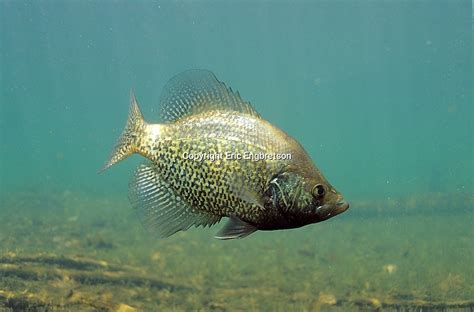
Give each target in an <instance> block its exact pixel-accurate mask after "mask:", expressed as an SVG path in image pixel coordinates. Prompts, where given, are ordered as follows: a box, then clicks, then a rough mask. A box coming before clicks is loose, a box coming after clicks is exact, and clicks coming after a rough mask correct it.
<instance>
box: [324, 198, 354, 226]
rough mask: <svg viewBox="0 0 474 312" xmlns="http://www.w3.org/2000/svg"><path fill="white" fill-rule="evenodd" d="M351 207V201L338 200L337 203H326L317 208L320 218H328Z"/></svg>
mask: <svg viewBox="0 0 474 312" xmlns="http://www.w3.org/2000/svg"><path fill="white" fill-rule="evenodd" d="M347 209H349V203H348V202H346V201H345V200H341V201H338V202H337V203H335V204H326V205H322V206H319V207H318V208H316V213H317V215H318V217H319V219H320V220H321V221H322V220H327V219H329V218H332V217H334V216H336V215H338V214H340V213H343V212H344V211H346V210H347Z"/></svg>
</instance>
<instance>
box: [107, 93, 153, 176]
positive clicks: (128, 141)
mask: <svg viewBox="0 0 474 312" xmlns="http://www.w3.org/2000/svg"><path fill="white" fill-rule="evenodd" d="M145 126H146V122H145V120H144V119H143V115H142V113H141V111H140V108H139V107H138V103H137V100H136V99H135V95H134V94H133V92H132V91H130V111H129V113H128V119H127V124H126V125H125V129H124V130H123V132H122V135H121V136H120V137H119V139H118V141H117V144H116V145H115V147H114V149H113V151H112V154H111V155H110V158H109V160H108V161H107V162H106V163H105V165H104V166H103V167H102V169H100V170H99V173H100V172H102V171H104V170H106V169H108V168H110V167H111V166H113V165H115V164H116V163H118V162H119V161H121V160H124V159H125V158H127V157H128V156H130V155H132V154H133V153H135V152H137V148H138V147H137V146H136V145H137V144H136V143H137V139H138V138H139V137H140V135H141V134H142V133H143V130H144V128H145Z"/></svg>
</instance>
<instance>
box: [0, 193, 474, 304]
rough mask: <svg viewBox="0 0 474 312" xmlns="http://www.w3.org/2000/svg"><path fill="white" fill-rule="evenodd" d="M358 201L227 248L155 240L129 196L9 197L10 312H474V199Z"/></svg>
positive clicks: (4, 298)
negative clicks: (331, 215) (340, 211)
mask: <svg viewBox="0 0 474 312" xmlns="http://www.w3.org/2000/svg"><path fill="white" fill-rule="evenodd" d="M351 204H352V208H351V211H350V212H348V213H347V215H346V216H343V217H341V218H337V219H334V220H331V221H329V222H326V223H321V224H316V225H311V226H307V227H305V228H302V229H296V230H291V231H278V232H271V233H268V232H261V233H258V234H257V235H254V236H252V237H249V238H246V239H244V240H236V241H232V242H228V241H227V242H222V241H218V240H215V239H213V238H212V236H213V234H214V233H215V232H216V231H217V230H218V228H219V226H220V225H219V226H216V227H213V228H211V229H209V230H202V229H200V230H189V231H187V232H180V233H178V234H177V235H175V236H173V237H171V238H168V239H165V240H159V239H156V238H154V237H151V236H150V235H149V234H148V233H147V232H146V231H145V230H144V229H143V228H142V226H141V225H140V223H139V221H138V220H136V221H135V218H134V212H133V211H131V210H130V208H129V206H128V204H127V203H126V202H124V201H123V200H121V199H115V200H114V199H97V198H96V199H93V198H90V197H85V196H82V195H80V194H73V193H69V192H64V193H61V194H58V195H55V196H53V195H44V194H38V193H34V192H30V193H21V194H15V195H11V196H9V197H7V198H5V199H3V200H2V202H1V203H0V205H1V208H0V217H1V220H2V228H1V230H0V248H1V250H0V309H5V310H6V311H9V310H12V311H22V310H27V309H30V310H33V311H38V310H39V311H58V310H59V311H61V310H65V311H67V310H81V311H87V310H91V311H97V310H99V311H100V310H103V311H121V312H124V311H136V310H138V311H140V310H173V311H182V310H202V311H209V310H214V311H236V310H237V311H238V310H246V311H248V310H250V311H252V310H253V311H258V310H272V311H288V310H294V311H320V310H321V311H326V310H330V311H347V309H348V307H351V309H352V310H354V309H359V310H368V311H370V310H374V309H382V310H387V311H391V310H394V311H396V310H397V309H398V310H399V309H403V310H409V311H418V310H420V309H423V311H428V310H434V311H444V310H447V309H448V310H458V309H459V310H464V309H465V310H468V311H469V309H471V310H472V309H473V308H474V286H473V285H474V273H473V271H472V267H471V265H472V261H473V259H474V238H473V237H474V235H473V234H474V233H473V231H474V230H473V229H472V221H473V212H472V209H471V208H472V206H473V203H472V196H470V195H469V194H458V195H456V196H453V195H450V196H446V195H441V194H428V195H421V196H416V197H415V196H413V197H409V198H399V199H390V200H385V201H382V200H380V201H377V202H374V201H355V202H351ZM463 207H465V208H464V209H463ZM469 207H471V208H469ZM450 209H451V211H450ZM434 211H436V214H433V213H432V212H434ZM452 211H457V213H456V214H453V213H451V212H452Z"/></svg>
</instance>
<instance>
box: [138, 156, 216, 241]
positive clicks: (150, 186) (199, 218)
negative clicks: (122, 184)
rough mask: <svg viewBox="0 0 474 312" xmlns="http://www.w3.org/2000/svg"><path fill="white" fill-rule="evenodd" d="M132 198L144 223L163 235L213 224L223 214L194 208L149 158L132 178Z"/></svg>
mask: <svg viewBox="0 0 474 312" xmlns="http://www.w3.org/2000/svg"><path fill="white" fill-rule="evenodd" d="M129 197H130V201H131V203H132V206H133V208H135V210H136V211H137V213H138V216H139V217H140V219H141V221H142V223H143V224H144V226H145V227H146V228H147V229H148V230H149V231H150V232H152V233H154V234H158V236H160V237H168V236H170V235H173V234H174V233H176V232H178V231H186V230H187V229H189V228H190V227H191V226H193V225H194V226H196V227H197V226H203V227H205V226H211V225H213V224H215V223H217V222H219V221H220V219H221V217H219V216H213V215H210V214H207V213H204V212H200V211H198V210H196V209H194V208H192V207H190V206H189V205H188V204H187V203H186V201H185V200H184V199H183V198H182V197H180V196H178V195H177V194H176V192H175V191H174V190H173V189H172V187H171V186H170V185H169V184H168V183H166V182H165V181H164V180H162V179H161V178H160V176H159V174H158V169H157V167H156V166H155V165H153V163H151V162H150V161H145V162H144V163H142V164H141V165H139V166H138V168H137V169H136V171H135V174H134V176H133V178H132V180H131V181H130V193H129Z"/></svg>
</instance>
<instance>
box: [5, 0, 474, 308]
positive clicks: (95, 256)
mask: <svg viewBox="0 0 474 312" xmlns="http://www.w3.org/2000/svg"><path fill="white" fill-rule="evenodd" d="M193 68H203V69H208V70H211V71H213V72H214V73H215V74H216V76H217V77H218V78H219V79H220V80H222V81H224V82H226V83H227V85H229V86H231V87H232V88H233V89H234V90H238V91H239V92H240V94H241V95H242V97H243V98H244V99H245V100H248V101H250V102H251V103H252V105H253V106H254V107H255V109H256V110H257V111H258V112H259V113H260V114H261V115H262V116H263V117H264V118H265V119H267V120H269V121H270V122H272V123H273V124H275V125H277V126H279V127H281V128H282V129H284V130H285V131H286V132H288V133H289V134H290V135H292V136H293V137H295V138H296V139H297V140H298V141H299V142H301V144H302V145H303V146H304V147H305V149H306V150H307V151H308V153H309V154H310V155H311V157H312V158H313V160H314V161H315V163H316V164H317V166H318V167H319V168H320V169H321V171H322V172H323V173H324V175H325V176H326V177H327V178H328V180H329V181H330V182H331V184H333V185H334V186H335V187H336V188H337V189H338V191H340V192H341V193H342V194H344V197H345V199H346V200H347V201H349V202H350V204H351V206H350V209H349V210H348V211H347V212H345V213H344V214H342V215H339V216H337V217H335V218H333V219H330V220H328V221H326V222H323V223H320V224H315V225H310V226H307V227H304V228H300V229H295V230H287V231H277V232H258V233H255V234H253V235H251V236H249V237H248V238H245V239H243V240H237V241H231V242H228V241H226V242H222V241H217V240H215V239H213V238H212V237H213V235H214V233H216V232H217V231H218V229H219V228H220V227H221V226H222V225H217V226H214V227H213V228H211V229H193V230H189V231H187V232H184V233H179V234H177V235H175V236H172V237H170V238H168V239H166V240H158V239H155V238H152V237H150V235H149V234H147V232H146V231H145V230H144V229H143V227H142V226H141V224H140V222H139V220H138V219H137V218H136V216H135V213H134V211H132V209H131V207H130V204H129V203H128V199H127V187H128V180H129V177H130V176H131V174H132V172H133V169H134V168H135V167H136V165H137V164H138V162H139V161H140V157H139V156H133V157H131V158H130V159H128V160H127V161H125V162H123V163H120V164H119V165H117V166H114V167H113V168H111V169H110V170H108V171H106V172H105V173H103V174H100V175H98V174H97V171H98V169H99V168H100V167H101V166H102V165H103V163H104V162H105V160H106V159H107V157H108V155H109V153H110V150H111V147H112V146H113V144H114V143H115V140H116V139H117V137H118V135H119V134H120V132H121V131H122V128H123V125H124V123H125V120H126V116H127V112H128V97H129V92H130V90H131V89H133V90H134V92H135V94H136V96H137V98H138V101H139V103H140V106H141V108H142V110H143V113H144V115H145V118H146V119H147V120H149V121H155V122H159V118H158V114H159V113H158V111H159V97H160V94H161V90H162V88H163V86H164V84H165V83H166V82H167V80H168V79H169V78H171V77H172V76H174V75H175V74H177V73H179V72H181V71H183V70H186V69H193ZM472 74H473V72H472V3H471V2H469V1H430V2H428V1H391V2H376V1H334V2H329V1H322V2H318V1H313V2H309V1H296V2H290V1H274V2H272V1H257V2H251V1H234V2H223V1H216V2H214V1H213V2H207V1H165V2H161V1H138V2H122V1H118V2H112V1H110V2H109V1H105V2H102V1H101V2H99V1H90V2H80V1H71V2H59V1H38V2H30V1H27V2H24V1H1V2H0V220H1V225H0V310H2V309H5V310H6V311H10V310H18V311H21V310H24V309H26V308H27V307H28V304H31V307H32V308H31V309H37V310H41V309H43V310H66V311H70V310H79V311H82V310H112V311H114V310H117V309H119V307H120V304H125V305H127V306H130V307H133V308H135V309H138V310H140V311H156V310H176V311H182V310H184V311H195V310H200V311H209V310H216V311H249V310H251V311H292V310H294V311H320V310H321V311H325V310H337V311H352V310H364V311H365V310H369V311H371V310H374V309H378V308H382V309H386V310H390V309H397V308H398V307H399V306H400V305H402V306H403V304H404V307H406V308H407V309H413V310H416V309H417V307H418V308H419V309H424V310H423V311H425V310H428V309H435V310H436V309H438V310H442V309H453V310H462V309H466V310H467V311H469V309H471V311H472V309H473V307H474V287H473V285H474V273H473V270H472V263H474V230H473V227H472V223H473V216H474V213H473V206H474V197H473V176H474V154H473V126H472V120H473V116H474V112H473V107H474V106H473V105H472V85H473V82H472ZM40 255H43V256H44V255H47V256H48V257H50V258H48V259H58V258H60V259H64V258H67V259H69V258H70V257H82V258H86V259H89V260H90V261H104V262H107V263H110V265H111V266H112V265H115V266H120V267H123V268H133V269H130V270H131V271H127V270H128V269H123V270H124V272H126V274H129V275H130V276H133V278H132V277H130V278H128V279H124V280H125V282H117V283H115V282H113V281H111V280H109V279H107V278H110V276H113V274H116V273H114V272H108V271H107V270H105V269H104V270H102V271H101V270H96V271H94V272H92V273H91V274H101V275H100V277H101V278H98V277H94V278H92V277H90V276H89V277H90V278H89V279H79V277H77V276H76V275H74V274H79V273H81V274H82V273H84V272H82V271H81V270H80V269H77V268H76V269H77V270H76V269H74V270H76V271H77V272H76V271H74V272H72V271H71V272H70V271H67V272H68V273H67V274H70V275H67V276H69V277H68V278H66V277H64V276H66V275H64V274H63V275H61V276H56V275H54V274H53V273H51V272H58V270H59V272H63V271H61V270H63V269H64V270H69V269H70V267H68V266H67V265H66V264H64V263H63V262H61V263H62V264H58V262H55V261H52V260H51V261H44V258H41V257H40ZM22 257H23V258H22ZM25 257H30V260H28V261H26V260H24V259H25ZM82 258H81V259H82ZM20 259H23V260H21V261H20ZM31 259H37V260H35V261H36V262H35V261H33V260H31ZM38 259H39V260H38ZM99 267H100V266H99ZM25 270H26V271H25ZM35 270H43V271H44V272H49V273H47V274H46V273H44V272H43V271H41V272H43V273H38V274H37V271H35ZM55 270H56V271H55ZM25 272H27V273H25ZM32 272H33V273H32ZM86 273H88V272H86ZM35 274H36V275H35ZM55 274H56V273H55ZM47 276H49V277H48V278H46V277H47ZM55 276H56V277H55ZM71 276H72V277H71ZM74 276H76V277H75V278H74ZM94 276H95V275H94ZM127 276H128V275H127ZM145 278H148V279H152V280H153V282H151V281H150V280H147V279H145ZM85 280H87V281H89V282H85ZM144 280H145V282H142V281H144ZM91 281H95V282H91ZM127 281H128V282H127ZM160 283H165V284H166V285H175V286H173V287H162V288H160V287H155V286H156V285H161V284H160ZM124 285H125V286H124ZM153 285H155V286H153ZM8 294H10V298H16V299H15V300H17V301H15V302H16V305H15V304H14V303H15V302H13V300H11V299H7V297H8V296H7V295H8ZM28 296H29V297H28ZM32 298H33V299H34V300H33V299H32ZM35 300H36V301H35ZM12 302H13V303H12ZM22 304H23V305H22ZM417 304H418V305H417ZM430 304H431V306H430ZM442 304H445V305H446V306H444V307H443V306H442ZM456 304H457V305H456ZM34 305H36V306H34ZM33 306H34V307H33ZM122 307H123V306H122ZM130 309H131V308H130Z"/></svg>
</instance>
